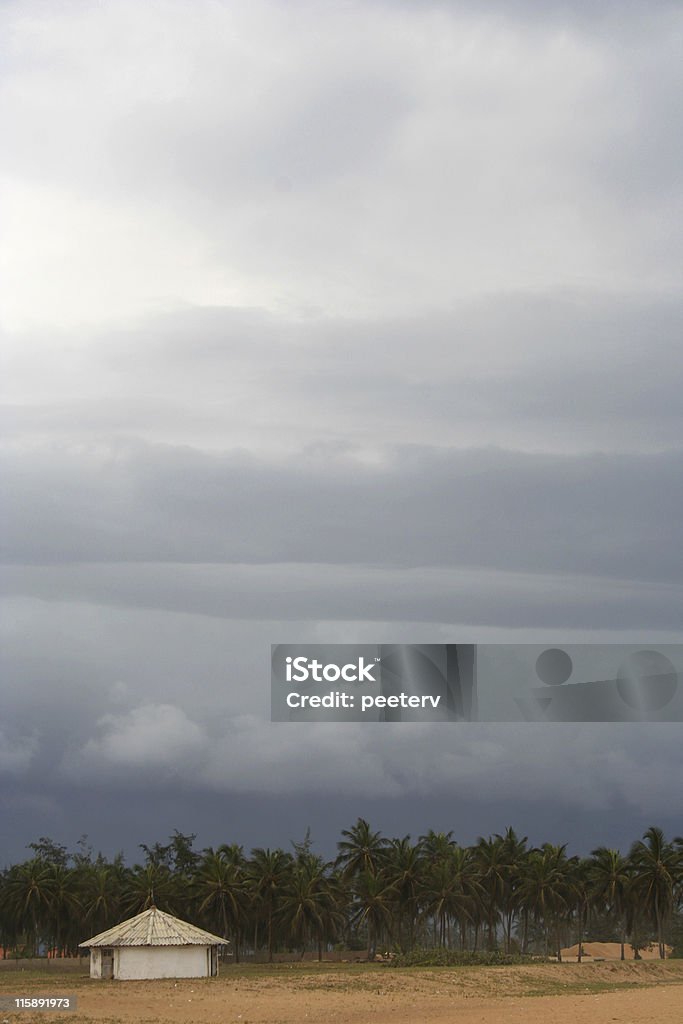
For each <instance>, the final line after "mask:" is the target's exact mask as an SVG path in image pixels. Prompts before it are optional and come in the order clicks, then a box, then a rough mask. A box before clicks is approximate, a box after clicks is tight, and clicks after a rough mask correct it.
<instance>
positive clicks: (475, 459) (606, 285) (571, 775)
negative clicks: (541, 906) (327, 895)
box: [0, 0, 683, 866]
mask: <svg viewBox="0 0 683 1024" xmlns="http://www.w3.org/2000/svg"><path fill="white" fill-rule="evenodd" d="M0 21H1V25H0V39H1V40H2V42H1V43H0V65H1V67H2V77H1V87H0V134H1V137H2V139H3V145H2V152H1V154H0V178H1V192H2V207H3V208H2V223H3V229H2V248H1V251H0V274H1V276H2V285H3V297H2V311H1V319H0V328H1V330H2V365H1V366H0V371H1V372H2V381H3V383H2V407H1V410H0V415H1V421H0V422H1V430H2V445H1V450H0V462H1V468H0V472H1V473H2V479H3V482H4V497H3V498H2V502H1V505H0V545H1V548H2V562H3V579H4V590H3V597H2V609H1V611H2V617H1V619H0V629H1V631H2V637H1V648H0V658H1V662H2V663H1V669H2V675H1V677H0V698H1V700H0V866H1V865H2V864H4V863H7V862H9V861H10V860H12V859H15V858H17V857H21V856H23V855H24V852H25V844H26V843H28V842H30V841H32V840H33V839H35V838H37V837H38V836H39V835H50V836H52V837H53V838H55V839H57V840H59V841H61V842H65V843H66V844H67V845H73V844H74V843H75V841H76V840H77V839H78V837H79V836H80V835H81V833H84V832H85V833H88V834H89V836H90V838H91V841H92V842H93V844H94V845H95V846H96V847H98V848H99V847H101V848H103V849H104V850H105V851H106V852H108V853H113V852H115V851H116V850H117V849H120V848H123V849H125V850H126V852H127V853H129V854H130V856H135V855H136V853H137V851H136V845H137V844H138V843H140V842H148V843H149V842H153V841H155V840H157V839H159V840H161V839H164V838H165V836H166V835H168V834H169V833H170V832H171V830H172V829H174V828H179V829H181V830H182V831H186V832H190V831H196V832H198V833H199V837H198V844H199V845H207V844H210V843H211V844H215V843H219V842H221V841H227V842H232V841H236V842H241V843H244V844H245V845H246V846H247V848H249V847H250V846H252V845H257V844H261V845H270V846H273V845H277V844H280V845H284V846H287V845H288V844H289V841H290V840H291V839H299V838H301V837H302V835H303V833H304V831H305V829H306V826H307V825H310V826H311V828H312V832H313V838H314V839H316V840H317V841H318V844H319V848H320V849H321V850H322V851H324V852H329V853H332V852H333V850H334V843H335V842H336V839H337V838H338V833H339V830H340V829H341V828H345V827H348V826H349V825H350V824H352V823H353V821H354V820H355V818H356V817H357V816H358V815H359V814H363V815H365V816H368V817H370V818H371V821H372V823H373V825H374V826H375V827H377V828H382V829H383V830H385V831H387V832H390V833H393V834H397V835H398V834H400V835H404V834H406V833H411V834H412V835H413V836H416V835H417V834H419V832H420V831H425V830H426V829H428V828H430V827H434V828H442V829H446V830H447V829H453V830H454V833H455V836H456V838H458V839H460V840H462V841H463V842H470V841H472V840H473V839H474V838H476V836H477V834H479V833H487V834H488V833H489V832H493V831H502V830H503V829H504V828H505V827H506V826H507V825H508V824H512V825H514V826H515V827H518V828H519V829H521V830H524V831H525V832H526V833H528V834H529V835H530V836H531V838H532V839H533V840H534V841H542V840H544V839H550V840H553V841H557V842H564V841H569V842H570V844H571V846H572V849H577V850H582V851H583V850H587V849H590V848H591V845H596V844H597V843H599V842H607V843H612V844H622V845H626V844H627V843H628V842H629V841H630V840H631V839H633V838H636V837H638V835H639V834H640V833H641V832H642V831H643V830H644V829H645V828H646V827H647V826H648V825H650V824H653V823H657V824H662V825H663V826H664V827H665V829H666V830H667V831H669V832H677V833H680V832H681V831H683V806H682V804H683V801H682V800H681V789H682V787H681V784H680V783H681V777H682V775H683V772H682V769H683V742H682V740H683V733H682V727H681V726H680V725H654V726H647V725H638V726H617V725H614V726H576V727H574V726H563V725H555V726H552V725H546V726H541V725H526V726H519V725H518V726H511V725H508V726H493V725H489V726H484V725H472V726H452V727H444V726H443V725H437V726H429V725H417V724H404V725H398V726H389V725H385V726H371V725H362V724H359V725H353V724H344V725H340V726H324V725H322V726H321V725H311V724H308V725H306V724H273V723H270V721H269V706H268V701H269V693H270V678H269V657H270V644H271V643H291V642H294V641H300V640H301V641H311V642H317V643H324V642H335V643H339V642H361V641H362V642H367V643H391V642H401V643H410V642H457V641H466V642H476V641H486V642H497V641H506V642H516V641H519V642H534V643H546V642H547V643H553V644H555V643H561V642H563V641H564V642H567V643H569V642H574V643H576V642H581V641H586V642H600V641H603V642H608V641H610V642H612V641H613V642H627V643H640V642H641V641H642V642H643V643H645V644H647V645H649V646H652V645H653V644H656V643H665V642H672V643H673V642H678V643H680V642H681V641H682V640H683V627H682V625H681V623H682V617H681V616H682V612H683V571H682V570H683V554H682V552H683V525H682V517H681V508H682V507H683V403H682V402H681V393H682V389H683V348H682V347H681V343H680V339H681V326H682V323H681V320H682V318H681V292H680V287H679V283H680V280H681V277H682V273H683V267H682V266H681V254H682V248H683V246H682V244H681V234H680V230H677V223H678V224H679V223H680V216H681V198H682V194H683V189H682V186H681V182H682V181H683V178H682V176H681V145H682V144H681V132H680V124H679V119H678V114H679V110H678V108H679V105H680V95H681V92H682V85H683V83H681V77H682V76H681V66H682V62H681V60H680V51H681V42H682V39H681V35H682V29H683V9H682V8H681V6H680V4H678V3H674V2H670V3H669V2H654V0H647V2H643V3H640V2H636V0H633V2H620V3H616V2H605V3H600V4H595V3H591V2H588V0H558V2H552V0H551V2H547V3H542V2H533V0H517V2H503V0H499V2H496V0H491V2H474V0H470V2H462V3H457V2H454V3H441V2H434V3H417V2H415V3H413V2H408V0H406V2H401V0H386V2H384V3H382V2H367V0H364V2H362V3H361V2H355V3H354V2H344V3H342V2H338V3H330V4H324V3H312V2H311V3H303V2H302V3H297V2H291V0H287V2H286V3H285V2H284V0H281V2H266V3H263V2H259V0H250V2H249V3H247V2H227V0H192V2H190V0H175V2H173V0H159V2H157V0H149V2H146V3H142V4H141V3H139V2H138V0H134V2H125V0H124V2H118V0H117V2H113V0H112V2H106V0H104V2H101V3H88V2H73V3H63V2H59V0H57V2H54V0H52V2H34V0H22V2H11V0H10V2H7V3H4V4H3V5H2V9H1V11H0ZM677 97H678V99H677Z"/></svg>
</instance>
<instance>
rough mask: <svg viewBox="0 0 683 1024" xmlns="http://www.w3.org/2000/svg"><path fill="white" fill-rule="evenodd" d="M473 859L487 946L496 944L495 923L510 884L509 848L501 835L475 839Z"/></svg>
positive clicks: (490, 947) (492, 947) (492, 946)
mask: <svg viewBox="0 0 683 1024" xmlns="http://www.w3.org/2000/svg"><path fill="white" fill-rule="evenodd" d="M474 859H475V863H476V865H477V868H478V872H479V881H480V882H481V885H482V888H483V891H484V912H485V915H486V924H487V929H488V948H489V949H494V947H495V945H496V923H497V921H498V917H499V915H500V913H501V911H502V909H503V907H504V905H505V900H506V894H507V892H508V890H509V886H510V862H509V848H508V845H506V843H505V840H504V839H503V837H502V836H500V835H496V836H494V837H493V838H492V839H491V838H489V839H484V838H483V837H482V836H480V837H479V839H478V840H477V845H476V847H475V849H474Z"/></svg>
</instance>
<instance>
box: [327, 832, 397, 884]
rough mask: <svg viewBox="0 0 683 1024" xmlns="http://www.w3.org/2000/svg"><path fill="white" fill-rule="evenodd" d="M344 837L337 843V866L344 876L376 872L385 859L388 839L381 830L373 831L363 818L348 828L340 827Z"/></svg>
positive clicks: (349, 876) (350, 876)
mask: <svg viewBox="0 0 683 1024" xmlns="http://www.w3.org/2000/svg"><path fill="white" fill-rule="evenodd" d="M342 835H343V836H344V839H342V840H340V842H338V843H337V849H338V850H339V854H338V856H337V861H336V863H337V866H339V867H341V868H342V869H343V872H344V876H345V877H346V878H352V877H354V876H358V875H361V874H365V873H368V872H369V873H370V874H377V872H378V871H379V869H380V867H381V866H382V864H383V863H384V861H385V858H386V850H387V847H388V845H389V840H388V839H384V838H383V837H382V833H381V832H373V831H372V830H371V828H370V825H369V824H368V822H367V821H366V820H365V819H364V818H359V819H358V821H357V822H356V824H355V825H353V826H352V827H351V828H350V829H342Z"/></svg>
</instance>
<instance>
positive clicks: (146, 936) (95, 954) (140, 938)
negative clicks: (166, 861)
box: [79, 907, 228, 980]
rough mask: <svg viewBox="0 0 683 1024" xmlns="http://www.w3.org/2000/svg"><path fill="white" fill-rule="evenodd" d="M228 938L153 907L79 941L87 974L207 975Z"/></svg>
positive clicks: (123, 976) (213, 971) (141, 976)
mask: <svg viewBox="0 0 683 1024" xmlns="http://www.w3.org/2000/svg"><path fill="white" fill-rule="evenodd" d="M227 944H228V943H227V940H226V939H221V938H219V937H218V935H212V934H211V932H205V931H204V930H203V929H202V928H197V927H195V925H193V924H188V922H187V921H180V920H178V918H177V917H172V916H171V915H170V914H164V912H163V911H162V910H157V908H156V907H151V908H150V909H149V910H145V911H143V913H142V914H138V915H137V916H136V917H131V918H130V919H129V920H128V921H122V922H121V924H117V925H116V926H115V927H114V928H110V929H109V930H108V931H106V932H100V934H99V935H94V936H93V937H92V939H87V941H86V942H81V943H80V944H79V946H80V948H85V949H89V950H90V977H91V978H119V979H121V980H124V979H127V980H128V979H135V978H137V979H146V978H211V977H214V976H215V975H216V974H218V947H219V946H225V945H227Z"/></svg>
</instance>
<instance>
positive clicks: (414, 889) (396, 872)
mask: <svg viewBox="0 0 683 1024" xmlns="http://www.w3.org/2000/svg"><path fill="white" fill-rule="evenodd" d="M385 870H386V875H387V878H388V879H389V880H390V881H391V882H392V884H393V885H394V887H395V889H396V902H397V912H398V914H397V929H396V930H397V938H398V943H399V946H401V948H402V949H403V941H402V932H403V928H402V925H403V922H404V920H407V922H408V949H412V948H413V944H414V935H415V919H416V917H417V910H418V893H419V888H420V878H421V876H422V871H423V864H422V858H421V856H420V845H419V843H418V845H417V846H413V845H412V844H411V842H410V836H404V838H403V839H392V840H391V842H390V846H389V848H388V851H387V862H386V868H385Z"/></svg>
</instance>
